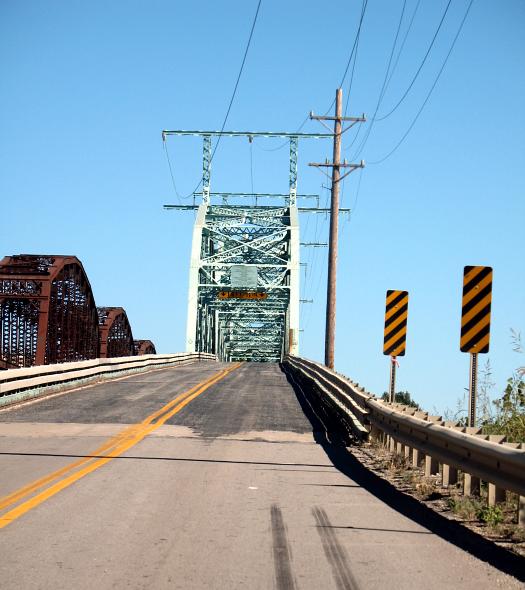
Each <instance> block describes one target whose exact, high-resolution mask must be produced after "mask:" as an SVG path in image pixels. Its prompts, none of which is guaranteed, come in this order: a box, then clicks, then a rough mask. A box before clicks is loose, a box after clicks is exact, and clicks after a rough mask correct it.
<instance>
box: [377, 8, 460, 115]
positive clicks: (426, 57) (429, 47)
mask: <svg viewBox="0 0 525 590" xmlns="http://www.w3.org/2000/svg"><path fill="white" fill-rule="evenodd" d="M451 3H452V0H448V4H447V6H446V8H445V11H444V12H443V15H442V17H441V20H440V21H439V25H438V27H437V29H436V31H435V33H434V36H433V37H432V41H431V42H430V45H429V46H428V49H427V51H426V53H425V56H424V57H423V59H422V61H421V63H420V64H419V67H418V69H417V71H416V73H415V74H414V76H413V78H412V80H411V82H410V84H409V85H408V87H407V89H406V90H405V92H404V93H403V96H401V98H400V99H399V101H398V102H397V103H396V105H395V106H394V107H393V108H392V109H391V110H390V111H389V112H388V113H387V114H386V115H382V116H381V117H377V119H376V120H377V121H384V120H385V119H386V118H387V117H390V115H391V114H392V113H394V112H395V111H396V110H397V109H398V107H399V106H400V105H401V103H402V102H403V101H404V100H405V98H406V97H407V95H408V93H409V92H410V90H411V89H412V87H413V86H414V83H415V81H416V80H417V78H418V76H419V74H420V73H421V70H422V69H423V66H424V65H425V63H426V61H427V59H428V56H429V55H430V52H431V50H432V47H433V46H434V43H435V42H436V39H437V36H438V34H439V31H440V30H441V26H442V25H443V22H444V21H445V17H446V16H447V12H448V9H449V8H450V4H451Z"/></svg>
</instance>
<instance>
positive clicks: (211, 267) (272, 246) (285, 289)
mask: <svg viewBox="0 0 525 590" xmlns="http://www.w3.org/2000/svg"><path fill="white" fill-rule="evenodd" d="M237 265H246V266H250V267H252V268H253V267H255V269H256V276H257V278H256V284H254V285H251V287H246V286H245V287H244V289H245V290H248V291H258V292H262V293H264V294H265V297H266V298H265V299H257V300H250V299H236V298H234V299H227V300H224V299H219V292H221V291H234V290H238V289H241V290H242V289H243V287H242V286H239V285H235V284H232V267H234V266H237ZM299 268H300V267H299V225H298V220H297V207H296V206H290V205H288V206H287V207H272V206H265V207H262V206H245V207H242V208H234V209H233V208H230V207H228V206H225V205H208V204H205V203H203V204H202V205H201V206H200V207H199V209H198V212H197V219H196V222H195V227H194V232H193V247H192V256H191V265H190V287H189V302H188V328H187V340H186V344H187V350H188V351H202V352H213V353H216V354H218V356H219V358H222V359H225V360H230V361H238V360H252V361H278V360H279V359H280V358H281V356H282V354H283V352H284V346H285V340H286V338H285V337H286V335H287V334H289V333H290V330H293V331H294V332H295V333H297V332H298V328H299ZM294 332H292V334H293V333H294ZM292 348H293V350H294V351H295V354H297V352H298V350H297V348H298V347H297V338H295V342H294V343H292Z"/></svg>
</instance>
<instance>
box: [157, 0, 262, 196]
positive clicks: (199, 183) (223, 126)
mask: <svg viewBox="0 0 525 590" xmlns="http://www.w3.org/2000/svg"><path fill="white" fill-rule="evenodd" d="M261 3H262V0H259V2H258V4H257V10H256V11H255V16H254V17H253V22H252V28H251V29H250V36H249V37H248V42H247V44H246V48H245V50H244V56H243V58H242V63H241V67H240V69H239V73H238V75H237V80H236V82H235V86H234V88H233V92H232V95H231V98H230V103H229V105H228V109H227V111H226V115H225V116H224V120H223V122H222V126H221V130H220V133H219V136H218V139H217V143H216V144H215V147H214V148H213V152H212V155H211V158H210V164H209V165H210V166H211V163H212V162H213V158H214V157H215V152H216V151H217V148H218V147H219V143H220V142H221V138H222V133H223V131H224V128H225V126H226V122H227V121H228V117H229V115H230V110H231V108H232V105H233V101H234V99H235V95H236V94H237V88H238V86H239V82H240V79H241V75H242V72H243V70H244V64H245V63H246V57H247V55H248V50H249V49H250V44H251V42H252V37H253V31H254V29H255V24H256V23H257V17H258V16H259V9H260V8H261ZM166 156H167V158H168V165H169V168H170V173H171V175H172V179H173V173H172V167H171V162H170V159H169V154H168V150H167V149H166ZM201 184H202V178H201V179H200V180H199V182H198V183H197V186H196V187H195V188H194V189H193V190H192V191H191V193H189V194H188V195H186V196H185V197H181V196H180V195H179V193H178V192H177V189H176V188H175V180H174V179H173V187H174V188H175V191H176V194H177V196H178V197H179V199H180V198H182V199H189V198H190V197H192V196H193V194H194V193H195V192H196V191H197V190H198V188H199V187H200V186H201Z"/></svg>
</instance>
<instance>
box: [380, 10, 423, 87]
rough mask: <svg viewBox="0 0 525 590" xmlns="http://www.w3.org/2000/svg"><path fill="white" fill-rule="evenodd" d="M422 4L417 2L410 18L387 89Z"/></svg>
mask: <svg viewBox="0 0 525 590" xmlns="http://www.w3.org/2000/svg"><path fill="white" fill-rule="evenodd" d="M420 4H421V0H417V4H416V7H415V8H414V12H413V13H412V16H411V17H410V22H409V24H408V28H407V30H406V31H405V36H404V37H403V41H402V42H401V46H400V47H399V51H398V53H397V56H396V61H395V62H394V65H393V66H392V70H391V71H390V76H389V77H388V81H387V83H386V86H387V88H388V85H389V84H390V80H392V76H393V75H394V72H395V70H396V68H397V64H398V63H399V58H400V57H401V54H402V53H403V49H404V48H405V43H406V41H407V39H408V35H409V34H410V31H411V30H412V24H413V23H414V19H415V17H416V14H417V11H418V9H419V5H420Z"/></svg>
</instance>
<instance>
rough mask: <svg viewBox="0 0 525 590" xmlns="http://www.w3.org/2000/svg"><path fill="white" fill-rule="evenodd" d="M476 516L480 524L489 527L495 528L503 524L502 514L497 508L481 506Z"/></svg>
mask: <svg viewBox="0 0 525 590" xmlns="http://www.w3.org/2000/svg"><path fill="white" fill-rule="evenodd" d="M476 516H477V517H478V519H479V520H481V522H484V523H486V524H488V525H490V526H496V525H497V524H499V523H500V522H503V512H502V510H501V508H500V507H499V506H482V507H481V508H480V509H479V510H478V512H477V514H476Z"/></svg>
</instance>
